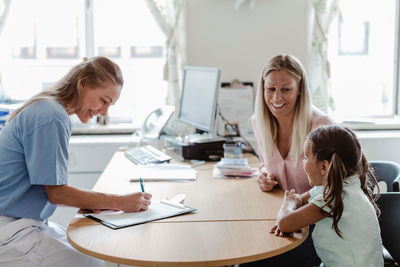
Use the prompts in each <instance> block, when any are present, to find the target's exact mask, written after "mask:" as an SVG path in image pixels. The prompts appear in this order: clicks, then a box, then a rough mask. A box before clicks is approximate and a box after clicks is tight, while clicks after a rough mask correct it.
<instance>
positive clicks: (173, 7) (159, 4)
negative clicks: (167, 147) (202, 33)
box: [146, 0, 190, 134]
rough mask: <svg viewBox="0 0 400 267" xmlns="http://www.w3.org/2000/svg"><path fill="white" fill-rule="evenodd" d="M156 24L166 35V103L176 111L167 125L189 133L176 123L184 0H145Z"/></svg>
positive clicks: (182, 61) (183, 57) (183, 55)
mask: <svg viewBox="0 0 400 267" xmlns="http://www.w3.org/2000/svg"><path fill="white" fill-rule="evenodd" d="M146 2H147V5H148V7H149V9H150V12H151V14H152V15H153V17H154V19H155V21H156V22H157V24H158V26H159V27H160V29H161V30H162V32H163V33H164V34H165V36H166V50H167V51H166V57H165V65H164V77H163V78H164V80H166V81H167V82H168V93H167V99H166V101H165V102H166V104H168V105H173V106H175V108H176V112H175V113H174V115H173V120H171V122H170V123H169V127H168V128H171V129H174V130H175V131H176V132H179V133H181V134H186V133H189V131H190V129H189V127H188V126H186V125H183V124H182V123H178V122H177V120H176V118H177V111H178V110H179V104H180V94H181V92H180V89H179V88H180V86H179V85H180V84H181V78H182V70H183V66H184V65H185V63H186V49H185V29H184V23H183V8H184V2H185V1H184V0H163V1H161V0H146Z"/></svg>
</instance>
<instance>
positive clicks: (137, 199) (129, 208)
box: [116, 179, 151, 212]
mask: <svg viewBox="0 0 400 267" xmlns="http://www.w3.org/2000/svg"><path fill="white" fill-rule="evenodd" d="M139 182H140V189H141V191H142V192H139V193H133V194H127V195H122V196H117V198H116V201H117V202H118V203H117V206H118V208H119V209H120V210H123V211H125V212H137V211H142V210H147V209H148V206H149V205H150V203H151V202H150V200H151V194H149V193H146V192H145V191H144V182H143V179H140V180H139Z"/></svg>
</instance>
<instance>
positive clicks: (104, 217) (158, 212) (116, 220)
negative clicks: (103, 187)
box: [84, 201, 196, 230]
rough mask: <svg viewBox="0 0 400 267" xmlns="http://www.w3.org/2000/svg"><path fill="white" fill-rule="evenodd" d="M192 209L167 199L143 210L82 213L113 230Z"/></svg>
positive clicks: (176, 214)
mask: <svg viewBox="0 0 400 267" xmlns="http://www.w3.org/2000/svg"><path fill="white" fill-rule="evenodd" d="M194 211H196V209H194V208H191V207H188V206H184V205H174V204H173V203H170V202H168V201H154V202H152V203H151V205H150V206H149V209H148V210H145V211H139V212H129V213H126V212H123V211H117V212H108V213H98V214H95V213H92V214H84V216H85V217H86V218H89V219H92V220H95V221H97V222H99V223H101V224H103V225H105V226H107V227H109V228H111V229H114V230H115V229H120V228H124V227H128V226H132V225H137V224H142V223H146V222H151V221H156V220H161V219H165V218H169V217H173V216H178V215H181V214H185V213H189V212H194Z"/></svg>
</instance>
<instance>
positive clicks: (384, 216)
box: [376, 192, 400, 266]
mask: <svg viewBox="0 0 400 267" xmlns="http://www.w3.org/2000/svg"><path fill="white" fill-rule="evenodd" d="M376 203H377V204H378V207H379V208H380V210H381V215H380V216H379V218H378V219H379V225H380V228H381V237H382V243H383V246H384V247H385V248H386V249H387V251H388V252H389V253H390V255H391V256H392V258H393V260H394V261H393V262H390V261H387V260H386V259H385V266H399V265H400V209H399V207H400V192H386V193H381V195H380V198H379V199H378V200H377V201H376Z"/></svg>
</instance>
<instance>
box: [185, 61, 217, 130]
mask: <svg viewBox="0 0 400 267" xmlns="http://www.w3.org/2000/svg"><path fill="white" fill-rule="evenodd" d="M219 88H220V70H219V69H217V68H207V67H192V66H187V67H185V68H184V71H183V86H182V97H181V105H180V109H179V114H178V120H180V121H182V122H184V123H187V124H189V125H191V126H193V127H194V128H195V129H196V130H200V131H204V132H207V133H209V134H210V135H212V136H216V127H215V117H216V109H217V101H218V91H219Z"/></svg>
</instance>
